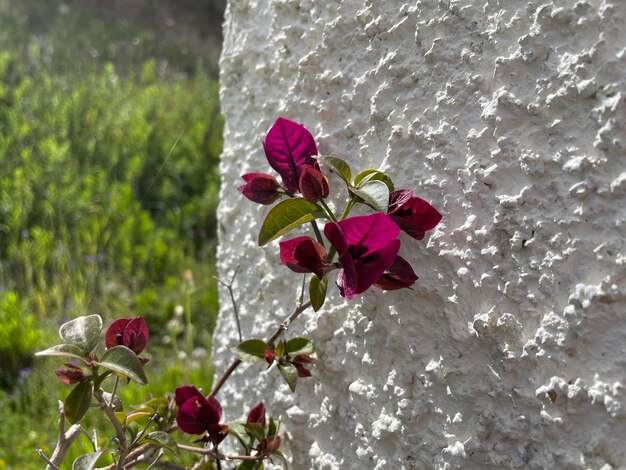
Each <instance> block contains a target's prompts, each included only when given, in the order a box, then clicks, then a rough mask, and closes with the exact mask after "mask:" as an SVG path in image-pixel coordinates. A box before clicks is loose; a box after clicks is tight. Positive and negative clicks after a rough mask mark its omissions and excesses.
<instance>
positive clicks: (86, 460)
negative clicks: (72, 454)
mask: <svg viewBox="0 0 626 470" xmlns="http://www.w3.org/2000/svg"><path fill="white" fill-rule="evenodd" d="M101 455H102V451H101V450H100V451H98V452H92V453H90V454H85V455H81V456H80V457H78V458H77V459H76V460H74V463H73V464H72V470H93V469H94V468H95V466H96V462H98V459H99V458H100V456H101Z"/></svg>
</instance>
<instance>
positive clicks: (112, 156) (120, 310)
mask: <svg viewBox="0 0 626 470" xmlns="http://www.w3.org/2000/svg"><path fill="white" fill-rule="evenodd" d="M148 3H149V2H140V1H131V2H128V4H129V5H132V6H133V10H132V12H131V13H132V14H130V13H129V14H128V15H123V16H122V17H123V18H124V21H122V22H120V21H119V19H120V16H119V15H118V16H116V14H115V11H107V12H106V14H105V12H103V11H102V7H98V6H97V2H89V1H85V2H83V3H81V2H60V1H48V2H35V1H33V0H24V1H22V2H17V1H9V0H0V168H1V170H0V325H2V326H1V328H0V468H14V469H30V468H41V466H42V462H41V461H40V460H39V459H38V457H37V455H36V449H37V448H42V449H43V450H44V452H46V453H47V454H48V455H50V453H51V450H52V448H53V447H54V443H55V441H56V432H57V427H56V419H57V416H56V402H57V400H58V399H64V398H65V396H66V395H67V394H68V393H69V387H67V386H64V385H63V384H61V383H60V382H59V381H58V380H57V379H56V376H55V375H54V369H55V368H58V367H60V366H61V361H60V360H54V359H37V360H34V359H33V353H34V351H36V350H37V349H40V348H44V347H47V346H50V345H53V344H56V343H57V342H58V337H57V336H56V331H57V329H58V327H59V325H60V324H61V323H62V322H63V321H66V320H68V319H70V318H73V317H76V316H79V315H83V314H90V313H98V314H100V315H101V316H102V317H103V318H104V320H105V323H107V324H108V323H110V322H111V321H112V320H113V319H114V318H117V317H129V316H135V315H142V316H144V317H145V318H146V320H147V321H148V324H149V326H150V330H151V343H150V345H149V348H148V354H149V355H151V356H152V360H151V362H150V363H149V364H148V366H147V373H148V376H149V378H150V379H151V381H152V383H151V384H150V385H148V386H147V387H139V386H136V385H133V384H131V385H129V386H128V387H124V388H123V389H122V392H121V393H122V396H123V397H124V399H125V401H126V402H127V403H129V404H131V403H141V402H142V401H144V400H146V399H147V398H149V397H151V396H159V395H162V394H164V393H166V392H172V391H173V390H174V388H176V387H177V386H180V385H183V384H185V383H192V382H193V383H195V384H196V385H198V386H204V387H205V388H209V387H210V384H211V381H212V376H213V367H212V365H211V360H210V353H208V352H207V351H210V347H211V334H212V331H213V328H214V325H215V321H216V315H217V293H216V286H215V281H214V280H213V277H212V276H213V275H214V272H215V271H214V259H213V253H214V247H215V228H216V220H215V208H216V204H217V198H218V190H219V177H218V173H217V164H218V158H219V154H220V152H221V149H222V140H221V133H222V127H223V123H222V119H221V117H220V115H219V101H218V87H217V84H216V82H215V79H214V73H215V70H216V67H215V63H214V62H211V60H214V59H211V57H212V55H211V54H213V56H214V55H215V48H216V47H217V49H219V45H217V46H216V45H212V46H211V45H210V44H206V42H207V41H209V42H210V41H211V39H210V38H209V36H210V34H208V33H207V32H206V31H203V32H202V31H201V32H199V31H195V32H194V31H193V28H185V26H184V25H182V26H181V27H182V28H183V29H186V30H188V31H187V33H186V34H176V33H173V36H172V37H171V38H170V39H169V42H168V41H167V40H166V39H167V35H166V34H163V33H162V31H161V30H160V29H159V28H162V25H161V26H159V27H158V28H157V27H156V26H155V25H154V24H152V23H155V22H159V21H161V20H160V19H159V18H158V17H155V18H153V20H154V21H152V23H151V22H150V21H151V20H150V19H149V18H148V19H146V18H145V15H143V16H142V11H143V10H142V8H143V7H145V6H146V4H148ZM186 3H188V2H181V4H180V9H181V12H178V13H180V18H186V17H188V16H189V14H190V13H189V9H187V10H184V8H183V7H184V4H186ZM203 3H204V4H208V3H211V2H210V1H208V0H207V1H204V2H198V3H197V4H194V5H193V8H197V7H198V5H201V4H203ZM156 4H158V5H160V6H161V8H163V9H164V11H165V10H166V13H167V14H168V15H170V16H172V15H174V17H175V18H178V17H176V14H177V13H176V11H175V10H167V8H170V7H171V4H172V2H169V3H168V2H166V1H157V2H156V3H155V4H153V6H154V5H156ZM115 5H117V7H119V8H123V7H124V5H125V4H124V2H112V3H111V4H110V5H108V6H109V10H114V6H115ZM148 7H149V6H148ZM190 8H191V7H190ZM182 10H184V11H182ZM216 11H217V10H216ZM118 13H119V12H118ZM192 16H193V15H192ZM168 21H169V20H168ZM168 24H169V23H168ZM175 24H178V25H179V26H180V21H179V22H178V23H176V22H175ZM215 37H217V38H219V33H217V35H216V36H215ZM164 38H165V39H164ZM202 38H204V39H205V44H204V45H205V47H206V48H211V47H213V51H212V52H207V51H206V50H203V49H202V41H201V39H202ZM207 38H209V39H207ZM214 40H215V39H214ZM181 51H185V52H184V53H183V52H181ZM177 305H182V306H184V308H185V309H186V310H188V311H190V312H191V314H192V320H193V325H194V333H195V334H194V338H193V339H194V347H195V348H196V351H195V353H194V356H193V358H189V357H182V355H183V354H184V349H185V347H184V346H183V347H180V348H179V347H178V346H177V341H180V342H181V344H183V341H182V338H181V337H180V336H181V334H176V333H177V332H176V331H174V329H172V323H171V322H172V321H175V319H174V320H172V319H173V318H174V311H175V308H176V306H177ZM168 325H169V328H168ZM181 351H183V352H181ZM187 352H188V353H189V352H190V350H189V351H187ZM179 354H180V355H181V357H179ZM84 426H85V428H86V429H87V430H91V429H97V430H98V436H100V437H101V438H103V437H104V436H106V435H107V434H104V430H105V429H106V428H105V427H104V423H102V421H100V420H99V416H98V413H93V412H92V413H89V414H88V415H87V418H86V420H85V422H84ZM89 432H91V431H89ZM90 450H91V449H90V444H89V441H88V439H87V438H86V437H81V438H79V439H78V441H77V443H76V444H75V446H74V447H73V448H72V450H71V452H70V454H69V455H68V458H67V459H66V464H65V465H64V467H63V468H71V462H72V460H73V459H74V458H75V457H77V456H78V455H80V454H81V453H84V452H88V451H90Z"/></svg>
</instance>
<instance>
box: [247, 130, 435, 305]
mask: <svg viewBox="0 0 626 470" xmlns="http://www.w3.org/2000/svg"><path fill="white" fill-rule="evenodd" d="M263 148H264V149H265V155H266V157H267V161H268V162H269V164H270V166H271V167H272V168H273V169H274V170H276V171H277V172H278V174H279V175H280V176H281V178H282V184H280V183H279V182H278V181H277V180H276V178H274V177H273V176H272V175H269V174H265V173H247V174H245V175H243V176H242V178H243V180H244V181H245V184H244V185H243V186H240V187H239V188H238V190H239V191H240V192H241V193H242V194H243V195H244V196H245V197H247V198H248V199H250V200H251V201H253V202H256V203H259V204H266V205H268V204H272V203H274V202H276V201H277V200H278V199H280V198H281V197H296V195H297V194H298V193H300V194H301V195H302V197H303V198H304V199H306V200H307V201H309V202H311V203H317V202H318V201H320V200H321V199H325V198H327V197H328V196H329V188H328V181H327V179H326V177H325V176H324V175H323V174H322V172H321V171H320V167H319V165H318V162H317V160H316V158H314V156H315V155H317V147H316V145H315V141H314V140H313V136H312V135H311V133H310V132H309V131H308V130H307V129H306V128H305V127H304V126H302V125H300V124H297V123H295V122H293V121H289V120H287V119H284V118H278V120H277V121H276V123H275V124H274V126H272V128H271V129H270V131H269V133H268V134H267V137H266V138H265V141H264V142H263ZM440 220H441V214H440V213H439V212H438V211H437V209H435V208H434V207H433V206H431V205H430V204H429V203H428V202H426V201H425V200H424V199H421V198H419V197H417V196H415V195H414V194H413V191H412V190H410V189H400V190H395V191H392V192H391V193H390V194H389V204H388V209H387V211H386V213H383V212H378V213H374V214H371V215H366V216H354V217H349V218H346V219H345V220H340V221H338V222H332V221H331V222H328V223H327V224H326V226H325V227H324V235H325V236H326V238H327V240H328V242H329V243H330V244H331V245H332V246H333V247H334V250H336V252H337V254H338V255H339V262H338V264H335V263H332V262H331V261H330V260H329V259H328V253H327V251H326V248H325V247H324V246H323V245H322V244H320V243H319V242H318V241H316V240H314V239H313V238H311V237H307V236H301V237H296V238H293V239H291V240H286V241H283V242H281V243H280V258H281V261H282V262H283V264H285V265H286V266H287V267H288V268H289V269H291V270H292V271H294V272H297V273H314V274H315V275H316V276H318V277H319V278H322V276H323V275H324V274H325V273H326V272H328V271H330V270H332V269H335V268H340V271H339V273H338V275H337V281H336V283H337V286H338V287H339V291H340V293H341V295H342V296H344V297H345V298H346V299H351V298H353V297H354V296H356V295H358V294H361V293H363V292H365V291H366V290H367V289H369V288H370V287H371V286H372V285H373V286H375V287H378V288H380V289H385V290H394V289H401V288H404V287H410V286H411V285H413V284H414V283H415V281H416V280H417V276H416V275H415V272H414V271H413V269H412V267H411V265H410V264H409V263H408V262H407V261H406V260H405V259H404V258H402V257H401V256H399V255H398V252H399V250H400V240H399V239H398V235H399V233H400V231H404V232H406V233H407V234H408V235H410V236H411V237H413V238H416V239H418V240H421V239H422V238H424V235H425V233H426V232H427V231H429V230H432V229H433V228H434V227H435V226H436V225H437V224H438V223H439V221H440Z"/></svg>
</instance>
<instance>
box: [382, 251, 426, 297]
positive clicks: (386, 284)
mask: <svg viewBox="0 0 626 470" xmlns="http://www.w3.org/2000/svg"><path fill="white" fill-rule="evenodd" d="M415 281H417V276H416V275H415V272H414V271H413V268H412V267H411V265H410V264H409V263H408V261H407V260H405V259H404V258H402V257H401V256H396V260H395V261H394V263H393V264H392V265H391V266H390V267H389V268H388V269H386V270H385V272H384V273H383V275H382V276H381V277H380V279H379V280H378V281H376V282H375V283H374V286H375V287H378V288H379V289H382V290H396V289H404V288H405V287H411V286H412V285H413V284H415Z"/></svg>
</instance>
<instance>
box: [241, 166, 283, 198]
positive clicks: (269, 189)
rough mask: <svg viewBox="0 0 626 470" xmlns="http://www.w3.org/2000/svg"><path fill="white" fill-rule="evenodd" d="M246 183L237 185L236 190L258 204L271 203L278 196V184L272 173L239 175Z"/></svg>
mask: <svg viewBox="0 0 626 470" xmlns="http://www.w3.org/2000/svg"><path fill="white" fill-rule="evenodd" d="M241 177H242V178H243V180H244V181H245V182H246V184H244V185H242V186H239V187H238V188H237V190H238V191H239V192H240V193H241V194H243V195H244V196H245V197H247V198H248V199H250V200H251V201H252V202H257V203H259V204H265V205H268V204H272V203H273V202H274V201H276V200H277V199H278V198H280V193H279V192H278V190H279V189H280V184H278V181H276V178H274V177H273V176H272V175H267V174H265V173H246V174H245V175H241Z"/></svg>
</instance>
